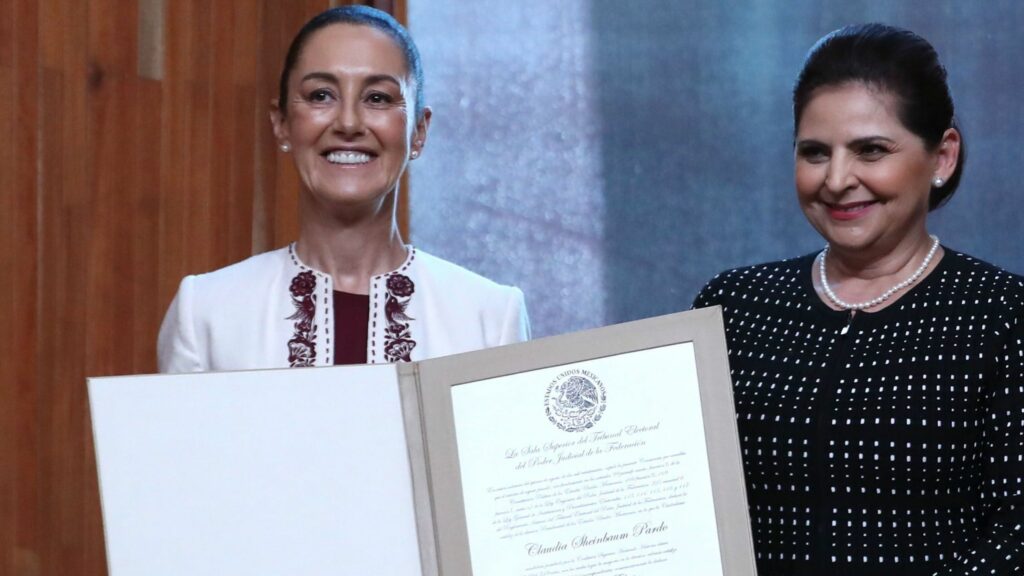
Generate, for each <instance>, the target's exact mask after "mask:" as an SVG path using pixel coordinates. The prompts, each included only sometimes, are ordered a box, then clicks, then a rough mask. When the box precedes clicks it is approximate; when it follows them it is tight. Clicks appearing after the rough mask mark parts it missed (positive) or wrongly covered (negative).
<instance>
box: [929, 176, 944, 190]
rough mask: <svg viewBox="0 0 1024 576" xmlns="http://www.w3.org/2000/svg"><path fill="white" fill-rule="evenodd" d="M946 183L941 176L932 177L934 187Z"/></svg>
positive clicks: (939, 186) (940, 186)
mask: <svg viewBox="0 0 1024 576" xmlns="http://www.w3.org/2000/svg"><path fill="white" fill-rule="evenodd" d="M945 183H946V181H945V180H943V179H942V178H940V177H939V176H936V177H935V178H932V187H933V188H942V185H943V184H945Z"/></svg>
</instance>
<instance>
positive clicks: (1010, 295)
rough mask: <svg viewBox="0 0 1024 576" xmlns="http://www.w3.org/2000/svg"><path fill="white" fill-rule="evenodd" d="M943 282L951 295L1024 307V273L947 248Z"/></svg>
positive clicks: (943, 267)
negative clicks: (1020, 273)
mask: <svg viewBox="0 0 1024 576" xmlns="http://www.w3.org/2000/svg"><path fill="white" fill-rule="evenodd" d="M945 251H946V254H945V256H944V257H943V264H944V265H943V266H942V268H941V271H942V277H941V279H940V284H941V285H942V288H943V289H944V290H945V291H946V292H947V293H948V295H949V296H950V297H960V298H966V299H974V300H979V301H980V300H983V301H985V302H986V303H990V304H995V305H1000V306H1003V307H1009V308H1012V309H1014V311H1016V312H1017V313H1018V314H1019V313H1020V312H1021V311H1022V310H1024V276H1021V275H1019V274H1014V273H1012V272H1008V271H1006V270H1004V269H1003V268H1000V267H999V266H996V265H994V264H991V263H989V262H986V261H984V260H982V259H980V258H976V257H974V256H971V255H969V254H964V253H963V252H958V251H956V250H953V249H950V248H945Z"/></svg>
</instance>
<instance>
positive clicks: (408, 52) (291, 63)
mask: <svg viewBox="0 0 1024 576" xmlns="http://www.w3.org/2000/svg"><path fill="white" fill-rule="evenodd" d="M332 24H352V25H355V26H369V27H370V28H376V29H377V30H380V31H381V32H384V33H385V34H387V35H388V36H390V37H391V39H392V40H394V41H395V44H397V45H398V47H399V48H400V49H401V50H402V54H403V55H404V56H405V67H406V68H407V69H408V71H409V74H410V75H411V76H412V78H413V81H414V82H415V84H416V86H415V88H416V108H415V111H416V116H415V117H416V119H417V120H418V119H419V118H420V117H421V116H422V115H423V63H422V62H421V61H420V51H419V50H418V49H417V48H416V43H415V42H413V41H412V36H410V35H409V31H408V30H406V29H405V27H404V26H402V25H401V24H399V23H398V21H397V20H395V19H394V18H393V17H392V16H391V15H390V14H388V13H387V12H383V11H381V10H377V9H376V8H370V7H369V6H360V5H358V4H356V5H349V6H339V7H337V8H331V9H330V10H327V11H325V12H321V13H320V14H317V15H316V16H314V17H313V18H312V19H311V20H310V21H309V22H306V24H305V25H304V26H303V27H302V29H300V30H299V32H298V34H296V35H295V38H293V39H292V43H291V45H290V46H289V47H288V54H287V56H285V59H284V68H283V69H282V70H281V82H280V86H279V87H278V90H279V94H278V98H279V100H278V105H279V106H280V109H281V113H282V114H287V106H288V77H289V76H291V73H292V70H293V69H294V68H295V63H296V62H297V61H298V59H299V56H300V55H301V54H302V49H303V48H304V47H305V46H306V42H307V41H308V40H309V38H310V36H312V35H313V33H314V32H316V31H318V30H320V29H322V28H326V27H327V26H330V25H332Z"/></svg>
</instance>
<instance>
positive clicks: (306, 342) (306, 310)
mask: <svg viewBox="0 0 1024 576" xmlns="http://www.w3.org/2000/svg"><path fill="white" fill-rule="evenodd" d="M315 289H316V276H314V275H313V273H312V272H310V271H309V270H306V271H305V272H300V273H299V274H298V275H297V276H296V277H295V278H292V285H291V288H290V290H291V293H292V304H294V305H295V313H294V314H292V315H291V316H289V317H288V320H295V334H294V335H293V336H292V339H291V340H289V341H288V363H289V364H290V365H291V366H292V367H296V366H312V365H313V364H314V363H315V362H316V326H315V325H314V324H313V316H314V314H316V301H315V300H314V299H313V290H315Z"/></svg>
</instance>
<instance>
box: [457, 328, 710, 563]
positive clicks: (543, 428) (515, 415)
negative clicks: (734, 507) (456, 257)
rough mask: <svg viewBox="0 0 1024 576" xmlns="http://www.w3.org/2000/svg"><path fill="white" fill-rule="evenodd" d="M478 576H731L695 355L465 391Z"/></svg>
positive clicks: (647, 357)
mask: <svg viewBox="0 0 1024 576" xmlns="http://www.w3.org/2000/svg"><path fill="white" fill-rule="evenodd" d="M452 404H453V410H454V416H455V433H456V438H457V442H458V455H459V465H460V468H461V474H462V486H463V497H464V501H465V507H466V521H467V528H468V532H469V545H470V558H471V562H472V565H473V573H474V574H476V575H477V576H487V575H492V574H493V575H497V574H502V575H504V574H522V575H524V576H555V575H558V576H585V575H598V574H607V575H621V576H656V575H662V574H664V575H669V574H673V575H674V574H701V575H715V574H721V573H722V566H721V555H720V550H719V542H718V532H717V529H716V523H715V512H714V505H713V501H712V494H711V475H710V471H709V468H708V454H707V450H706V447H705V446H706V444H705V437H704V422H703V417H702V414H701V404H700V393H699V389H698V385H697V372H696V365H695V362H694V354H693V345H692V344H691V343H685V344H674V345H670V346H663V347H660V348H652V349H648V350H641V351H638V352H630V353H627V354H620V355H617V356H610V357H605V358H599V359H595V360H588V361H585V362H580V363H575V364H570V365H564V366H556V367H551V368H545V369H541V370H534V371H530V372H525V373H519V374H514V375H510V376H503V377H500V378H494V379H490V380H483V381H479V382H472V383H468V384H462V385H459V386H455V387H454V388H453V389H452Z"/></svg>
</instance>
